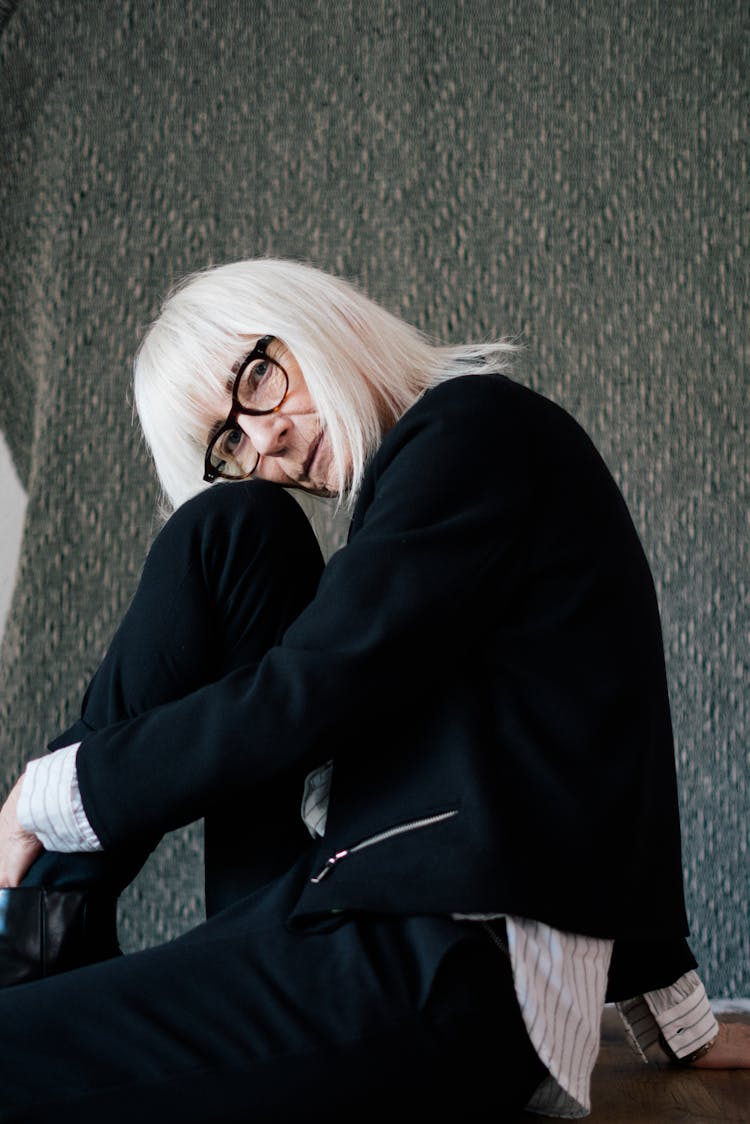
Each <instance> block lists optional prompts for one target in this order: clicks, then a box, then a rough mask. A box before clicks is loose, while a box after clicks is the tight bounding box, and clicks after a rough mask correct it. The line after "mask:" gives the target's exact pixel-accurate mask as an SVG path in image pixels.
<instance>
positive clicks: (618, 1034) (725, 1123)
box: [518, 1009, 750, 1124]
mask: <svg viewBox="0 0 750 1124" xmlns="http://www.w3.org/2000/svg"><path fill="white" fill-rule="evenodd" d="M733 1019H736V1020H744V1021H746V1022H747V1021H750V1016H748V1015H729V1014H727V1015H722V1016H721V1020H722V1022H724V1021H727V1022H729V1021H731V1020H733ZM552 1119H553V1118H552V1117H548V1116H533V1115H532V1114H531V1113H523V1114H522V1116H521V1117H519V1118H518V1124H521V1121H523V1122H529V1124H530V1122H531V1121H544V1120H552ZM678 1121H684V1122H685V1124H709V1122H710V1124H750V1070H698V1069H680V1068H679V1067H677V1066H672V1065H670V1064H669V1063H668V1062H667V1061H666V1060H665V1061H663V1062H662V1061H656V1062H655V1063H653V1064H650V1065H644V1063H643V1062H642V1061H641V1060H640V1059H639V1058H638V1057H637V1056H636V1055H635V1054H634V1052H633V1051H632V1050H631V1048H630V1047H629V1046H628V1044H627V1042H626V1040H625V1034H624V1031H623V1029H622V1023H621V1022H620V1017H619V1015H618V1014H617V1012H616V1011H614V1010H610V1009H607V1010H606V1011H605V1012H604V1022H603V1023H602V1049H601V1053H600V1054H599V1060H598V1061H597V1063H596V1068H595V1070H594V1076H593V1081H592V1087H591V1115H590V1116H588V1117H586V1122H587V1124H646V1122H648V1124H677V1122H678ZM558 1124H559V1122H558Z"/></svg>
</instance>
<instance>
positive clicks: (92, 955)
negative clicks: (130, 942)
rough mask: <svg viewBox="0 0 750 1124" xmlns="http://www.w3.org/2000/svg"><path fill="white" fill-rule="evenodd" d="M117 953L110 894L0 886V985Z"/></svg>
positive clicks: (41, 975)
mask: <svg viewBox="0 0 750 1124" xmlns="http://www.w3.org/2000/svg"><path fill="white" fill-rule="evenodd" d="M119 955H121V951H120V946H119V945H118V943H117V901H116V899H115V898H109V897H103V896H101V895H96V894H93V893H91V892H90V891H88V890H52V889H47V888H46V887H38V888H37V887H26V886H19V887H16V888H14V889H0V987H10V986H11V985H12V984H19V983H28V982H29V981H31V980H39V979H42V978H43V977H44V976H53V975H56V974H57V973H58V972H67V971H69V970H70V969H71V968H81V967H83V966H84V965H86V964H94V963H96V961H98V960H108V959H109V958H110V957H112V956H119Z"/></svg>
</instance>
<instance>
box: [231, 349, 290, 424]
mask: <svg viewBox="0 0 750 1124" xmlns="http://www.w3.org/2000/svg"><path fill="white" fill-rule="evenodd" d="M286 388H287V378H286V374H285V373H284V369H283V367H280V366H279V365H278V363H274V361H273V360H272V359H269V358H267V356H261V357H259V358H258V359H253V361H252V363H248V365H247V367H246V368H245V370H244V371H243V372H242V377H241V378H240V380H239V383H238V384H237V390H236V393H237V399H238V401H239V403H240V405H241V406H243V407H244V408H245V409H246V410H259V411H264V412H265V411H268V412H270V411H271V410H275V409H276V407H277V406H280V405H281V403H282V402H283V400H284V395H285V394H286Z"/></svg>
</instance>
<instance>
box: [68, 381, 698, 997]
mask: <svg viewBox="0 0 750 1124" xmlns="http://www.w3.org/2000/svg"><path fill="white" fill-rule="evenodd" d="M329 757H333V759H334V761H335V767H334V776H333V787H332V794H331V805H330V812H329V818H328V827H327V832H326V836H325V839H324V840H323V841H322V842H321V843H320V844H319V845H316V846H315V853H314V854H312V855H311V864H310V870H311V875H312V876H313V877H317V876H318V875H319V872H320V871H322V870H324V869H325V870H326V871H327V873H326V874H325V875H324V876H323V877H322V878H318V880H316V881H312V880H311V881H309V882H308V884H307V889H306V890H305V892H304V893H303V895H302V898H301V900H300V902H299V904H298V907H297V911H296V915H297V917H298V918H299V919H305V918H308V917H319V916H320V915H323V914H326V913H327V912H329V911H332V910H334V911H335V910H341V909H352V908H354V909H361V910H376V911H385V912H394V913H420V912H429V913H435V912H438V913H450V912H455V911H460V912H475V911H477V912H480V911H481V912H488V911H491V912H507V913H511V914H517V915H521V916H527V917H533V918H538V919H540V920H542V921H546V922H547V923H549V924H551V925H554V926H556V927H558V928H561V929H566V930H570V931H575V932H580V933H589V934H593V935H596V936H604V937H617V938H621V939H629V940H634V941H636V942H638V941H642V940H644V939H648V940H654V939H657V940H661V941H664V942H672V941H674V940H675V939H677V938H680V937H681V935H682V934H684V933H685V932H686V928H687V927H686V919H685V911H684V903H683V891H682V873H681V860H680V833H679V822H678V810H677V796H676V786H675V772H674V760H673V746H672V732H671V725H670V713H669V701H668V696H667V684H666V677H665V669H664V659H663V650H662V637H661V630H660V624H659V614H658V609H657V604H656V597H655V592H654V587H653V582H652V579H651V575H650V572H649V567H648V564H647V561H646V558H645V556H644V553H643V550H642V547H641V545H640V542H639V539H638V535H637V533H636V531H635V529H634V527H633V524H632V522H631V519H630V516H629V515H628V512H627V510H626V507H625V503H624V501H623V499H622V496H621V494H620V492H619V490H618V488H617V486H616V484H615V483H614V481H613V479H612V477H611V475H610V473H609V471H608V470H607V468H606V466H605V464H604V462H603V461H602V459H601V458H600V456H599V455H598V453H597V452H596V450H595V449H594V447H593V445H592V443H591V441H590V440H589V438H588V437H587V436H586V434H585V433H584V432H583V430H582V429H581V428H580V427H579V426H578V425H577V423H576V422H575V421H573V420H572V418H570V417H569V415H567V414H566V413H565V412H564V411H563V410H562V409H560V408H559V407H558V406H556V405H554V404H553V403H551V402H549V401H548V400H546V399H545V398H543V397H541V396H540V395H537V394H535V393H534V392H532V391H530V390H528V389H526V388H524V387H522V386H520V385H518V384H516V383H514V382H512V381H511V380H509V379H508V378H505V377H503V376H495V375H483V376H478V375H469V376H464V377H461V378H457V379H453V380H451V381H450V382H447V383H445V384H443V385H441V386H439V387H437V388H435V389H433V390H431V391H429V392H428V393H427V394H425V395H424V396H423V398H422V399H421V400H420V401H419V402H417V403H416V405H415V406H413V407H412V409H410V410H409V411H408V412H407V413H406V414H405V416H404V417H403V418H402V419H401V420H400V421H399V422H398V423H397V424H396V425H395V426H394V427H393V429H392V430H391V431H390V432H389V433H388V435H387V436H386V437H385V439H384V441H383V443H382V445H381V447H380V449H379V450H378V452H377V454H376V455H375V456H374V458H373V460H372V462H371V464H370V465H369V467H368V471H367V474H366V477H365V481H364V485H363V487H362V490H361V493H360V495H359V498H358V502H357V505H356V509H355V511H354V517H353V520H352V525H351V531H350V536H349V542H348V545H347V546H346V547H345V548H344V549H342V550H341V551H339V552H338V553H337V554H335V555H334V557H333V558H332V559H331V561H330V562H329V564H328V566H327V567H326V570H325V572H324V574H323V577H322V580H321V583H320V587H319V591H318V594H317V596H316V597H315V599H314V601H313V602H312V603H311V604H310V606H309V607H308V608H307V609H306V610H305V611H304V612H303V613H302V614H301V615H300V617H299V618H298V619H297V621H296V622H295V623H294V625H293V626H292V627H291V628H290V629H289V630H288V632H287V634H286V636H285V638H284V641H283V643H282V644H281V645H280V646H278V647H276V648H274V649H272V650H271V651H270V652H269V654H268V655H267V657H266V658H265V659H264V660H263V661H262V662H261V663H260V664H259V665H257V666H255V667H252V668H245V669H240V670H239V671H235V672H234V673H233V674H231V675H230V676H228V677H226V678H225V679H222V680H221V681H219V682H217V683H215V684H212V685H210V686H208V687H205V688H203V689H202V690H199V691H197V692H195V693H194V694H191V695H189V696H188V697H186V698H185V699H183V700H181V701H179V702H175V703H172V704H169V705H167V706H164V707H160V708H158V709H157V710H154V711H151V712H149V713H148V714H146V715H144V716H142V717H139V718H136V719H133V720H131V721H128V722H125V723H121V724H119V725H118V726H114V727H109V728H108V729H106V730H103V731H99V732H97V733H93V734H91V735H90V736H89V737H87V738H85V739H84V741H83V744H82V747H81V750H80V752H79V757H78V771H79V780H80V784H81V791H82V795H83V801H84V806H85V809H86V812H87V814H88V816H89V818H90V820H91V823H92V826H93V827H94V829H95V831H96V832H97V834H98V835H99V838H100V839H101V840H102V842H103V844H104V845H105V847H111V846H115V845H119V844H123V843H127V842H128V841H129V840H131V839H133V837H134V836H137V835H140V834H143V835H144V836H146V837H149V836H152V835H153V834H154V833H155V832H159V831H164V830H167V829H172V828H175V827H177V826H180V825H182V824H185V823H187V822H189V821H191V820H194V819H196V818H198V817H200V816H201V815H202V814H203V813H204V812H205V810H206V809H207V808H209V807H211V806H212V805H213V804H218V803H219V802H220V800H221V796H222V793H223V792H225V791H226V790H227V786H231V787H232V789H233V790H235V791H237V790H241V789H242V788H243V787H245V788H246V789H247V791H248V793H251V792H257V791H258V788H259V786H260V785H262V783H263V781H264V779H265V778H267V777H269V776H271V775H273V774H274V773H275V771H277V770H278V769H280V768H282V767H285V766H287V765H289V764H291V763H294V762H302V761H307V762H315V761H317V762H321V763H322V762H324V761H326V760H327V759H328V758H329ZM339 852H346V854H342V855H341V856H340V857H339V859H338V860H337V861H335V862H333V863H329V862H328V860H329V858H330V857H331V856H335V855H336V854H337V853H339ZM662 947H665V948H666V947H667V944H664V945H662ZM670 947H673V948H677V949H678V950H679V949H684V945H683V944H682V942H680V941H679V940H677V943H676V945H674V946H672V945H671V944H670ZM669 959H670V963H671V962H674V956H670V958H669ZM677 959H678V960H679V954H678V955H677ZM688 961H689V963H688ZM693 963H694V961H692V958H691V957H690V954H689V953H683V954H682V962H681V963H680V964H678V965H677V966H678V967H679V968H680V969H682V968H683V967H686V966H688V967H689V966H691V965H692V964H693ZM675 974H679V972H676V973H672V975H671V978H674V976H675ZM661 982H670V980H663V979H662V980H661Z"/></svg>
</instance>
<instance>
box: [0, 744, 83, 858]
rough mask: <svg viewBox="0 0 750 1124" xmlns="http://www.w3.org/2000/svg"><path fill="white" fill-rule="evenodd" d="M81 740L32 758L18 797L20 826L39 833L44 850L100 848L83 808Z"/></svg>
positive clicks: (67, 851)
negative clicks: (78, 763) (78, 758)
mask: <svg viewBox="0 0 750 1124" xmlns="http://www.w3.org/2000/svg"><path fill="white" fill-rule="evenodd" d="M80 744H81V743H80V742H76V743H75V745H69V746H65V747H64V748H63V749H58V750H55V752H54V753H50V754H48V755H47V756H46V757H41V758H39V759H38V760H36V761H30V762H29V763H28V765H27V766H26V771H25V773H24V776H23V783H22V785H21V794H20V797H19V801H18V820H19V823H20V824H21V827H23V828H25V829H26V831H31V832H33V833H34V835H36V837H37V839H38V840H39V841H40V843H41V844H42V846H43V847H44V849H45V851H62V852H63V853H70V852H73V851H101V850H102V845H101V843H100V842H99V839H98V837H97V835H96V833H95V831H94V829H93V828H92V827H91V824H90V823H89V821H88V818H87V816H86V813H85V811H84V810H83V801H82V800H81V793H80V791H79V788H78V777H77V774H76V753H77V752H78V746H79V745H80Z"/></svg>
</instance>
